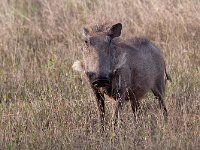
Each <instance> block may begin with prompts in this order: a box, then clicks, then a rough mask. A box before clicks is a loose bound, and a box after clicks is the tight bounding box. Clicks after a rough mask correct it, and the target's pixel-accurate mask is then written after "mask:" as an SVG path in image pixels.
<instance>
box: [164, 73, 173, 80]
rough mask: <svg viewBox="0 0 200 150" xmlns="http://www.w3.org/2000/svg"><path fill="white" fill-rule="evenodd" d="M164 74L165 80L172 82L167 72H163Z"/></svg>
mask: <svg viewBox="0 0 200 150" xmlns="http://www.w3.org/2000/svg"><path fill="white" fill-rule="evenodd" d="M165 73H166V79H167V80H169V81H170V82H172V78H171V77H170V75H169V74H168V73H167V72H165Z"/></svg>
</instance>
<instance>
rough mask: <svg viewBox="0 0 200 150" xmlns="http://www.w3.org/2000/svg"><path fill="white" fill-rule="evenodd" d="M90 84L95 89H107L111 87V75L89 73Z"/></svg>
mask: <svg viewBox="0 0 200 150" xmlns="http://www.w3.org/2000/svg"><path fill="white" fill-rule="evenodd" d="M87 75H88V77H89V79H90V83H91V84H92V85H93V86H94V87H106V86H111V74H108V75H107V74H101V75H97V74H96V73H93V72H88V73H87Z"/></svg>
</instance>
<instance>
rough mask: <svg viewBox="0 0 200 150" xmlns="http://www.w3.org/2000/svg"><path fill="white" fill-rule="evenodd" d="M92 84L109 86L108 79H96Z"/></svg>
mask: <svg viewBox="0 0 200 150" xmlns="http://www.w3.org/2000/svg"><path fill="white" fill-rule="evenodd" d="M92 85H93V86H94V87H106V86H110V80H108V79H106V78H105V79H96V80H94V81H93V82H92Z"/></svg>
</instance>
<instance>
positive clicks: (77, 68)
mask: <svg viewBox="0 0 200 150" xmlns="http://www.w3.org/2000/svg"><path fill="white" fill-rule="evenodd" d="M72 69H73V70H75V71H79V72H85V68H84V65H83V63H82V62H80V61H79V60H76V61H75V62H74V63H73V65H72Z"/></svg>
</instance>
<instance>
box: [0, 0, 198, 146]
mask: <svg viewBox="0 0 200 150" xmlns="http://www.w3.org/2000/svg"><path fill="white" fill-rule="evenodd" d="M199 10H200V1H198V0H182V1H181V0H165V1H163V0H151V1H148V0H126V1H123V0H115V1H111V0H102V1H97V0H85V1H82V0H57V1H55V0H1V7H0V117H1V118H0V147H1V148H0V149H199V148H200V11H199ZM107 20H109V21H111V22H114V23H117V22H121V23H122V24H123V31H122V37H123V38H129V37H133V36H146V37H148V38H149V39H150V40H151V41H153V42H154V43H156V45H158V47H160V48H161V51H162V53H163V55H164V57H165V60H166V64H167V70H168V72H169V73H170V74H171V76H172V79H173V82H172V83H168V85H167V91H166V98H165V99H166V103H167V107H168V110H169V121H168V122H167V123H165V122H164V121H163V116H162V113H161V111H160V109H159V107H158V102H157V101H156V100H154V98H153V97H152V96H151V95H149V96H147V97H145V98H144V99H143V100H142V102H141V103H142V104H141V105H142V109H141V111H140V119H139V120H138V122H134V119H133V115H132V112H131V109H130V107H129V104H127V106H125V107H124V109H123V117H124V122H125V123H124V124H123V125H122V127H119V128H117V129H116V131H113V130H112V128H111V126H110V125H111V116H112V109H111V108H112V105H113V103H114V102H113V101H112V100H107V101H106V113H107V114H106V116H107V118H106V131H105V132H104V133H101V132H100V127H99V124H98V119H97V118H98V117H97V112H96V107H95V100H94V96H93V95H92V92H91V90H90V89H89V88H88V86H87V84H86V82H85V81H84V77H82V76H81V75H79V74H78V73H76V72H73V71H72V69H71V65H72V63H73V61H74V60H76V59H81V57H82V55H81V48H80V45H81V42H82V41H81V34H80V31H81V28H82V27H83V26H87V25H89V24H94V23H98V22H102V21H107Z"/></svg>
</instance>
